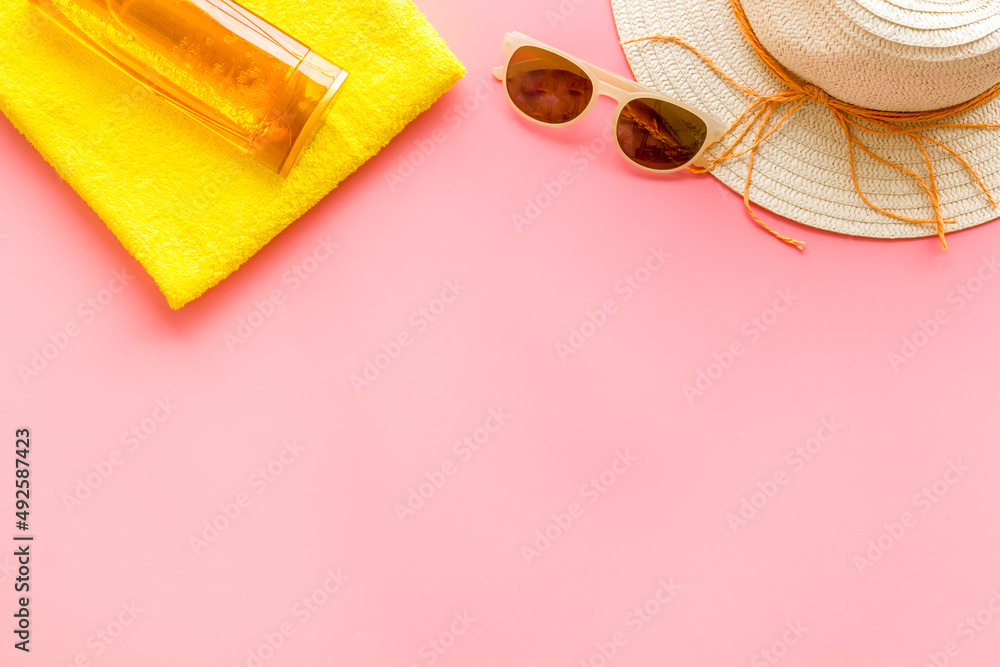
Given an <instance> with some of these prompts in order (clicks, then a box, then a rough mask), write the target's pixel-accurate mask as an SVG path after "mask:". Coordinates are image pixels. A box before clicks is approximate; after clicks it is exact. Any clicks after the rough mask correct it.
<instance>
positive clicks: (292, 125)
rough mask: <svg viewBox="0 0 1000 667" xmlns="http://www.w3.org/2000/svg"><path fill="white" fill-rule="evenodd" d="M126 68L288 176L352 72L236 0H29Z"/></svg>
mask: <svg viewBox="0 0 1000 667" xmlns="http://www.w3.org/2000/svg"><path fill="white" fill-rule="evenodd" d="M30 1H31V3H32V4H33V5H35V6H36V7H38V8H39V9H41V10H42V11H43V12H45V14H47V15H48V16H49V17H50V18H52V19H53V20H54V21H55V22H56V23H57V24H58V25H60V26H61V27H62V28H64V29H65V30H66V31H67V32H69V33H70V34H72V35H73V36H74V37H76V38H77V39H78V40H80V41H81V42H83V43H84V44H85V45H86V46H88V47H90V48H91V49H92V50H94V51H96V52H97V53H98V54H100V55H101V56H102V57H104V58H105V59H106V60H108V61H109V62H111V63H113V64H114V65H115V66H117V67H118V68H119V69H121V70H122V71H124V72H125V73H127V74H128V75H130V76H131V77H133V78H134V79H136V80H137V81H139V82H141V83H143V84H144V85H146V86H148V87H149V88H150V89H152V90H153V91H154V92H156V93H158V94H159V95H161V96H162V97H163V98H165V99H166V100H167V101H169V102H170V103H172V104H173V105H175V106H177V107H178V108H180V109H182V110H183V111H185V112H186V113H188V114H189V115H191V116H193V117H194V118H197V119H198V120H199V121H201V122H202V123H204V124H205V125H206V126H208V127H210V128H211V129H213V130H214V131H215V132H217V133H218V134H219V135H221V136H222V137H224V138H225V139H227V140H228V141H229V142H230V143H232V144H234V145H236V146H237V147H239V148H241V149H242V150H244V151H246V152H248V153H250V154H251V155H253V156H254V157H255V158H256V159H257V160H259V161H260V162H262V163H264V164H266V165H267V166H268V167H270V168H271V169H273V170H274V171H276V172H278V173H279V174H281V175H282V176H287V175H288V173H289V171H290V170H291V168H292V166H293V165H294V163H295V161H296V159H297V158H298V156H299V153H300V152H301V150H302V148H303V147H304V146H305V144H306V143H307V141H308V140H309V138H310V136H311V135H312V133H313V131H314V130H315V128H316V126H317V124H318V123H319V121H320V120H321V118H322V116H323V113H324V112H325V110H326V109H327V108H328V107H329V106H330V104H331V103H332V102H333V100H334V98H335V97H336V94H337V93H338V92H339V90H340V88H341V86H342V84H343V82H344V80H345V79H346V78H347V72H346V71H345V70H343V69H342V68H340V67H338V66H337V65H334V64H333V63H331V62H329V61H327V60H325V59H324V58H322V57H321V56H319V55H318V54H316V53H315V52H313V51H312V50H310V49H309V47H307V46H305V45H304V44H301V43H300V42H298V41H296V40H295V39H293V38H292V37H290V36H288V35H286V34H285V33H283V32H282V31H280V30H278V29H277V28H276V27H274V26H272V25H271V24H269V23H267V22H266V21H264V20H263V19H262V18H260V17H259V16H257V15H256V14H253V13H252V12H250V11H249V10H247V9H246V8H244V7H241V6H240V5H238V4H236V3H235V2H231V0H30Z"/></svg>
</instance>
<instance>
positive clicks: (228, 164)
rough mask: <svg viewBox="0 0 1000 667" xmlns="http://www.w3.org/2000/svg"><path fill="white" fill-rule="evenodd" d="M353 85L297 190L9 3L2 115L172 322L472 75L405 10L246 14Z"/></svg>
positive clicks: (1, 41)
mask: <svg viewBox="0 0 1000 667" xmlns="http://www.w3.org/2000/svg"><path fill="white" fill-rule="evenodd" d="M241 4H243V5H245V6H246V7H247V8H248V9H250V10H252V11H254V12H256V13H258V14H259V15H261V16H262V17H264V18H265V19H267V20H268V21H270V22H271V23H273V24H275V25H276V26H278V27H279V28H281V29H282V30H284V31H285V32H287V33H289V34H290V35H293V36H294V37H295V38H297V39H298V40H300V41H301V42H303V43H305V44H308V45H309V46H311V47H312V48H313V49H314V50H315V51H316V52H317V53H319V54H320V55H322V56H324V57H325V58H327V59H328V60H330V61H332V62H334V63H336V64H338V65H340V66H341V67H343V68H344V69H346V70H347V71H348V72H350V77H349V78H348V80H347V82H346V83H345V84H344V88H343V89H342V91H341V93H340V95H339V97H338V98H337V100H336V102H335V103H334V105H333V107H331V109H330V111H329V112H328V114H327V116H326V121H325V123H324V124H323V125H321V126H320V129H319V131H318V132H317V133H316V135H315V136H314V138H313V139H312V141H311V143H310V144H309V146H307V147H306V149H305V150H304V151H303V153H302V156H301V157H300V159H299V162H298V164H297V165H296V166H295V168H294V169H293V170H292V173H291V175H290V177H289V178H288V179H283V178H281V177H280V176H278V175H277V174H275V173H274V172H271V171H270V170H268V169H267V168H266V167H264V166H262V165H259V164H257V163H256V162H254V161H252V160H251V159H250V158H248V157H245V156H242V155H240V154H239V152H238V151H237V150H236V149H235V148H233V147H232V146H230V145H229V144H227V143H226V142H225V141H224V140H222V139H220V138H218V137H217V136H216V135H214V134H213V133H212V132H210V131H209V130H207V129H205V128H203V127H201V126H200V125H199V124H198V123H197V122H195V121H193V120H192V119H190V118H188V117H187V116H186V115H185V114H183V113H181V112H180V111H178V110H177V109H175V108H173V107H171V106H170V105H169V104H168V103H167V102H165V101H164V100H161V99H159V98H158V97H157V96H156V95H154V94H152V93H149V92H148V91H147V90H146V89H145V88H143V87H142V86H139V85H138V84H136V83H135V82H134V81H133V80H132V79H130V78H129V77H128V76H126V75H125V74H123V73H121V72H120V71H119V70H117V69H115V68H114V67H113V66H112V65H110V64H108V63H106V62H104V60H103V59H101V58H100V57H99V56H97V55H96V54H94V53H92V52H91V51H89V50H88V49H87V48H85V47H84V46H82V45H80V44H79V43H78V42H76V41H75V40H74V39H73V38H72V37H70V36H69V35H67V34H65V33H63V32H62V30H61V29H60V28H58V27H57V26H56V25H54V24H52V23H51V22H49V21H48V19H46V18H45V17H44V15H43V14H42V13H41V12H39V11H38V10H36V9H35V8H33V7H32V6H30V5H29V4H28V0H13V2H11V1H9V0H5V1H4V2H2V3H0V109H2V111H3V112H4V114H6V116H7V117H8V118H9V119H10V120H11V122H12V123H13V124H14V126H15V127H17V129H18V130H20V131H21V132H22V133H23V134H24V135H25V136H26V137H27V138H28V140H29V141H31V143H32V144H33V145H34V146H35V147H36V148H37V149H38V151H39V152H40V153H41V154H42V155H43V156H44V157H45V159H46V160H48V161H49V162H50V163H51V164H52V165H53V166H54V167H55V168H56V170H57V171H58V172H59V175H60V176H62V177H63V178H64V179H66V181H67V182H68V183H69V184H70V185H71V186H73V188H74V189H75V190H76V191H77V192H78V193H80V195H81V196H82V197H83V198H84V200H86V202H87V203H88V204H89V205H90V206H91V207H92V208H93V209H94V211H96V212H97V214H98V215H99V216H100V217H101V218H102V219H103V220H104V221H105V222H106V223H107V225H108V227H109V228H110V229H111V231H112V232H114V233H115V235H116V236H117V237H118V238H119V239H120V240H121V242H122V244H123V245H124V246H125V248H126V249H127V250H128V251H129V252H130V253H131V254H132V255H133V256H134V257H135V258H136V259H137V260H139V262H140V263H141V264H142V265H143V266H144V267H145V268H146V270H147V271H149V273H150V275H152V277H153V279H154V280H155V281H156V283H157V284H158V285H159V287H160V289H161V290H162V291H163V294H164V295H166V297H167V301H168V302H169V303H170V305H171V307H173V308H180V307H181V306H183V305H184V304H186V303H188V302H189V301H191V300H192V299H195V298H197V297H198V296H200V295H201V294H203V293H204V292H205V290H207V289H208V288H209V287H212V286H213V285H215V284H216V283H218V282H219V281H220V280H222V279H223V278H225V277H226V276H228V275H229V274H230V273H232V272H233V271H234V270H236V269H237V268H238V267H239V266H240V265H241V264H242V263H243V262H245V261H246V260H247V259H249V258H250V257H251V256H253V254H254V253H256V252H257V251H258V250H260V248H262V247H263V246H264V245H265V244H266V243H267V242H268V241H270V240H271V239H272V238H274V237H275V235H277V234H278V232H280V231H281V230H282V229H284V228H285V227H287V226H288V225H289V224H291V223H292V222H294V221H295V220H296V219H297V218H299V217H300V216H301V215H302V214H303V213H305V212H306V211H307V210H309V209H310V208H311V207H312V206H314V205H315V204H316V203H317V202H318V201H319V200H320V199H322V198H323V197H324V196H325V195H326V194H327V193H328V192H330V190H332V189H333V188H334V187H336V186H337V184H338V183H340V181H342V180H343V179H344V178H346V177H347V176H348V175H349V174H351V173H352V172H353V171H354V170H355V169H357V168H358V167H359V166H361V164H363V163H364V162H365V161H366V160H368V159H369V158H371V157H372V156H373V155H375V153H377V152H378V151H379V149H381V148H382V147H383V146H384V145H385V144H386V143H388V142H389V140H390V139H391V138H392V137H394V136H395V135H396V134H398V133H399V132H400V131H401V130H402V129H403V127H404V126H405V125H406V124H407V123H409V122H410V121H411V120H413V119H414V118H415V117H416V116H417V115H419V114H420V113H421V112H423V111H424V110H425V109H427V108H428V107H429V106H430V105H431V104H432V103H433V102H434V101H435V100H436V99H437V98H438V97H440V96H441V95H442V94H444V93H445V92H446V91H447V90H448V89H449V88H451V87H452V86H453V85H454V84H455V82H456V81H458V79H459V78H461V77H462V75H463V74H464V70H463V68H462V65H461V64H460V63H459V62H458V60H456V59H455V57H454V56H453V55H452V54H451V52H450V51H449V50H448V48H447V46H446V45H445V44H444V42H443V41H442V40H441V38H440V37H439V36H438V35H437V33H436V32H435V31H434V29H433V28H432V27H431V26H430V24H428V23H427V21H426V19H425V18H424V17H423V16H422V15H421V14H420V12H419V11H418V10H417V9H416V7H414V6H413V4H412V3H411V2H409V1H408V0H314V2H310V3H302V2H300V1H299V0H245V1H243V2H242V3H241Z"/></svg>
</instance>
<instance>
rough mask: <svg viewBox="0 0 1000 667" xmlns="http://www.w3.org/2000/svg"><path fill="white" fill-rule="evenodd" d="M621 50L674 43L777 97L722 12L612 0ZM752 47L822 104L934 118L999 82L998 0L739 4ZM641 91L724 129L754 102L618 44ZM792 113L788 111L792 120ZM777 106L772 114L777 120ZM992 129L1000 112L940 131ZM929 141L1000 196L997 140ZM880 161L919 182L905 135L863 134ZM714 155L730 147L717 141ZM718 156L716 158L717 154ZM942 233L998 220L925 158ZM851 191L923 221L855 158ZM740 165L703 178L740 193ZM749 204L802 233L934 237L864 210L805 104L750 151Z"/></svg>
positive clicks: (728, 13) (905, 197)
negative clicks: (933, 113) (819, 95)
mask: <svg viewBox="0 0 1000 667" xmlns="http://www.w3.org/2000/svg"><path fill="white" fill-rule="evenodd" d="M611 4H612V9H613V11H614V15H615V20H616V22H617V24H618V32H619V35H620V38H621V40H622V41H626V40H630V39H635V38H641V37H648V36H652V35H657V34H666V35H673V36H677V37H680V38H683V39H684V40H686V41H688V42H689V43H691V44H693V45H694V46H696V47H698V48H699V49H701V50H702V51H703V52H704V53H706V54H707V55H708V56H709V57H710V58H712V60H713V61H714V62H715V63H716V64H717V65H718V66H719V67H720V68H721V69H722V70H723V71H724V72H726V73H727V74H729V76H731V77H733V79H735V80H736V81H739V82H741V83H743V84H744V85H746V86H748V87H750V88H751V89H753V90H755V91H757V92H759V93H764V94H767V93H777V92H779V91H781V90H782V88H783V86H782V85H781V84H780V83H779V82H778V81H777V79H776V78H775V77H774V76H773V75H772V74H771V73H770V72H769V71H768V70H767V69H766V68H765V66H764V65H763V64H762V63H761V61H760V59H759V58H758V57H757V55H756V54H755V53H754V51H753V49H752V48H751V47H750V45H749V44H748V43H747V42H746V40H745V39H744V37H743V35H742V33H741V32H740V29H739V27H738V26H737V24H736V22H735V20H734V18H733V12H732V8H731V5H730V0H612V2H611ZM743 7H744V9H745V11H746V14H747V17H748V18H749V19H750V22H751V25H753V27H754V32H755V33H756V34H757V35H758V37H759V38H760V40H761V42H762V43H763V44H764V46H765V47H766V48H767V49H768V51H769V52H770V53H771V54H772V55H774V56H775V57H776V58H777V59H778V60H779V61H780V62H781V63H782V64H783V65H784V66H785V67H786V68H787V69H789V70H790V71H792V72H793V73H794V74H796V75H798V76H800V77H801V78H803V79H804V80H805V81H808V82H810V83H813V84H815V85H817V86H819V87H821V88H823V89H824V90H825V91H827V92H828V93H829V94H831V95H833V96H835V97H839V98H840V99H843V100H845V101H848V102H852V103H855V104H858V105H860V106H866V107H870V108H880V109H888V110H894V111H914V110H927V109H938V108H944V107H948V106H951V105H953V104H956V103H959V102H963V101H965V100H968V99H971V98H972V97H975V96H976V95H978V94H979V93H981V92H983V91H985V90H988V89H989V88H990V87H992V86H993V85H995V84H996V83H997V82H998V81H1000V0H959V1H958V2H950V3H943V2H929V1H927V0H893V2H888V1H887V0H743ZM624 49H625V55H626V57H627V58H628V61H629V64H630V65H631V67H632V71H633V73H634V74H635V77H636V79H637V80H639V81H640V82H642V83H644V84H646V85H648V86H651V87H652V88H655V89H657V90H660V91H661V92H663V93H664V94H667V95H671V96H674V97H676V98H677V99H680V100H683V101H684V102H686V103H688V104H691V105H694V106H698V107H700V108H703V109H705V110H706V111H708V112H710V113H712V114H713V115H715V116H716V117H717V118H719V119H720V120H722V121H723V122H724V123H725V124H726V125H728V124H729V123H731V122H732V121H733V120H735V119H736V118H737V117H739V116H740V114H742V113H743V111H744V110H745V109H746V108H747V107H748V106H749V105H750V103H751V102H752V99H751V98H750V97H749V96H747V95H745V94H744V93H742V92H740V91H738V90H736V89H735V88H734V87H733V86H731V85H730V84H729V83H727V82H726V81H725V80H723V79H721V78H720V77H719V76H718V75H716V74H715V73H714V72H712V71H711V69H710V68H709V67H707V66H706V65H705V63H703V62H702V61H701V60H700V59H698V57H697V56H695V55H694V54H693V53H691V52H690V51H688V50H687V49H685V48H684V47H683V46H680V45H677V44H671V43H666V42H662V41H655V40H654V41H645V42H638V43H634V44H627V45H625V47H624ZM789 108H790V107H789ZM785 110H786V109H785V107H780V108H779V110H778V111H779V112H780V113H779V114H778V115H777V116H776V117H780V115H784V111H785ZM948 122H952V123H996V122H1000V99H998V100H994V101H992V102H990V103H988V104H985V105H983V106H982V107H979V108H977V109H974V110H972V111H968V112H965V113H962V114H959V115H956V116H954V117H952V118H951V119H949V121H948ZM926 134H927V135H928V136H930V137H933V138H934V139H936V140H938V141H942V142H944V143H946V144H948V145H949V146H950V147H951V148H953V149H954V150H956V151H957V152H958V153H959V154H960V155H962V156H963V157H964V158H965V159H966V160H967V161H968V162H969V163H970V164H971V165H972V166H973V167H974V168H975V169H976V170H977V171H978V173H979V175H980V177H982V179H983V181H984V182H985V184H986V186H987V187H988V188H989V189H990V192H992V193H993V195H994V197H997V196H998V195H1000V129H989V128H963V129H959V128H936V129H931V130H928V131H926ZM858 136H859V138H860V140H861V141H862V142H863V143H864V144H865V145H866V146H867V147H868V148H870V149H872V150H873V151H874V152H875V153H876V154H878V155H880V156H881V157H883V158H885V159H887V160H889V161H891V162H893V163H895V164H897V165H899V166H901V167H905V168H907V169H909V170H911V171H913V172H915V173H917V174H920V175H922V176H926V174H927V167H926V165H925V163H924V159H923V157H922V156H921V154H920V152H919V151H918V150H917V149H916V147H915V146H914V144H913V142H912V141H911V140H910V139H908V138H906V137H904V136H878V135H873V134H869V133H867V132H859V133H858ZM723 144H724V145H728V144H726V142H723ZM724 145H723V146H719V147H715V148H714V149H712V152H711V153H710V155H711V154H713V153H714V154H715V155H718V154H719V153H720V152H721V150H722V149H723V148H724ZM930 151H931V155H932V157H933V158H934V168H935V178H936V179H937V184H938V188H939V190H940V193H941V202H942V209H943V213H944V215H945V217H946V218H949V219H954V220H956V224H954V225H948V226H947V231H949V232H951V231H956V230H959V229H965V228H968V227H972V226H975V225H979V224H982V223H984V222H988V221H990V220H993V219H994V218H997V217H998V216H1000V210H998V209H996V208H994V207H993V206H992V205H991V204H990V202H989V200H988V199H987V198H986V197H985V196H984V194H983V192H982V191H981V190H980V188H979V186H978V185H977V184H976V183H975V181H974V180H973V178H972V177H971V175H970V174H969V173H968V171H967V170H966V169H965V168H964V167H963V166H962V165H961V164H960V163H959V162H958V161H957V160H956V159H954V158H953V157H951V156H949V155H948V154H947V153H946V152H945V151H944V150H941V149H938V148H936V147H931V149H930ZM855 157H856V168H857V175H858V183H859V185H860V186H861V188H862V190H863V191H864V192H865V193H866V194H867V195H868V196H869V198H870V199H872V201H873V202H875V203H877V204H878V205H879V206H882V207H883V208H886V209H888V210H891V211H893V212H895V213H898V214H902V215H906V216H909V217H913V218H933V217H934V212H933V208H932V206H931V203H930V200H929V199H928V197H927V195H926V193H925V192H923V190H921V189H920V186H919V185H918V184H917V182H916V181H915V180H914V179H912V178H910V177H909V176H907V175H906V174H904V173H902V172H900V171H899V170H897V169H894V168H892V167H890V166H888V165H884V164H880V163H878V162H877V161H875V160H873V159H871V158H869V157H867V156H864V155H861V154H860V153H859V152H858V151H856V152H855ZM746 167H747V163H746V158H745V157H744V158H740V159H736V160H732V161H729V162H723V163H720V164H719V165H718V166H716V168H715V170H714V171H713V172H712V173H713V175H714V176H716V177H717V178H718V179H719V180H720V181H722V182H723V183H725V184H726V185H727V186H729V187H731V188H733V189H734V190H736V191H737V192H740V193H742V191H743V188H744V183H745V180H746ZM750 199H751V201H753V202H754V203H756V204H757V205H759V206H762V207H763V208H765V209H768V210H770V211H772V212H774V213H777V214H779V215H782V216H785V217H787V218H790V219H792V220H795V221H798V222H801V223H803V224H806V225H810V226H812V227H817V228H820V229H826V230H830V231H834V232H838V233H843V234H851V235H856V236H869V237H878V238H908V237H918V236H930V235H934V234H936V233H937V230H936V228H935V227H934V226H933V225H925V224H917V223H907V222H900V221H897V220H895V219H893V218H891V217H889V216H887V215H885V214H883V213H880V212H878V211H876V210H874V209H873V208H871V207H870V206H868V205H867V204H866V203H865V202H864V201H863V200H862V199H861V197H860V196H859V195H858V194H857V192H856V191H855V189H854V185H853V184H852V182H851V176H850V164H849V161H848V143H847V140H846V139H845V137H844V134H843V131H842V130H841V129H840V127H839V126H838V125H837V123H836V122H835V121H834V119H833V116H832V115H831V113H830V111H829V109H827V108H826V107H823V106H820V105H817V104H814V103H812V102H807V103H806V104H804V105H803V106H802V107H801V108H799V110H798V111H796V112H795V113H794V114H793V115H792V116H791V117H790V118H789V119H788V120H787V121H786V122H785V124H784V125H783V126H782V127H781V129H780V130H779V131H778V132H776V133H775V134H774V135H772V136H771V137H770V138H769V139H767V141H765V142H764V143H763V144H761V146H760V147H759V148H758V150H757V156H756V158H755V161H754V170H753V182H752V184H751V187H750Z"/></svg>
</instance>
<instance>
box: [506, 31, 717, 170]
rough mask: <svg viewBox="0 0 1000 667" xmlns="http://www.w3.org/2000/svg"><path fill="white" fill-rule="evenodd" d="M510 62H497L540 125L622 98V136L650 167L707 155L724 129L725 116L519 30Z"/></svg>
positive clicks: (511, 40)
mask: <svg viewBox="0 0 1000 667" xmlns="http://www.w3.org/2000/svg"><path fill="white" fill-rule="evenodd" d="M503 50H504V53H506V54H507V63H506V64H505V65H504V66H503V67H497V68H495V69H494V70H493V76H495V77H496V78H497V79H499V80H500V81H503V82H504V83H505V85H504V89H505V90H506V91H507V99H508V100H510V103H511V104H512V105H513V106H514V108H515V109H517V110H518V111H520V112H521V113H522V114H523V115H524V116H526V117H527V118H528V119H529V120H532V121H534V122H536V123H539V124H540V125H571V124H573V123H575V122H576V121H578V120H580V119H581V118H583V117H584V116H585V115H587V113H588V112H589V111H590V110H591V109H592V108H593V107H594V104H596V103H597V98H598V97H600V96H601V95H606V96H608V97H610V98H612V99H614V100H615V101H616V102H618V108H617V109H616V110H615V115H614V119H615V124H614V128H615V132H614V136H615V144H616V145H617V146H618V150H619V151H621V154H622V155H624V156H625V157H626V158H628V159H629V160H630V161H631V162H633V163H634V164H636V165H638V166H639V167H641V168H643V169H646V170H648V171H653V172H658V173H669V172H674V171H678V170H680V169H684V168H685V167H688V166H691V165H697V166H705V163H704V162H702V161H701V158H702V154H703V153H704V152H705V149H706V148H707V147H708V146H710V145H711V144H713V143H715V142H716V141H718V140H719V139H720V138H721V137H722V133H723V130H724V128H723V126H722V123H720V122H719V121H718V120H717V119H715V118H713V117H712V116H710V115H708V114H707V113H705V112H704V111H700V110H698V109H695V108H693V107H690V106H688V105H686V104H684V103H682V102H679V101H677V100H674V99H671V98H669V97H667V96H665V95H662V94H660V93H658V92H657V91H655V90H653V89H651V88H647V87H646V86H643V85H642V84H640V83H637V82H635V81H629V80H628V79H625V78H623V77H620V76H618V75H617V74H614V73H612V72H608V71H607V70H603V69H601V68H599V67H594V66H593V65H591V64H590V63H586V62H584V61H582V60H579V59H577V58H574V57H572V56H570V55H567V54H565V53H563V52H562V51H557V50H556V49H553V48H552V47H550V46H546V45H545V44H542V43H541V42H539V41H537V40H534V39H531V38H530V37H527V36H526V35H522V34H521V33H518V32H509V33H507V34H506V35H505V36H504V38H503Z"/></svg>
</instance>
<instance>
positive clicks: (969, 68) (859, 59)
mask: <svg viewBox="0 0 1000 667" xmlns="http://www.w3.org/2000/svg"><path fill="white" fill-rule="evenodd" d="M742 5H743V9H744V11H745V13H746V16H747V19H748V21H749V22H750V25H751V27H752V28H753V30H754V33H755V34H756V35H757V38H758V39H759V40H760V42H761V44H762V45H763V46H764V48H766V49H767V50H768V52H769V53H770V54H771V55H772V56H774V57H775V59H777V60H778V62H780V63H781V64H782V65H783V66H784V67H785V68H786V69H788V70H789V71H790V72H791V73H793V74H794V75H796V76H798V77H799V78H801V79H803V80H804V81H806V82H808V83H811V84H813V85H815V86H818V87H819V88H821V89H823V91H825V92H826V93H827V94H829V95H831V96H833V97H836V98H838V99H841V100H843V101H845V102H850V103H852V104H856V105H858V106H861V107H866V108H870V109H881V110H886V111H929V110H932V109H941V108H945V107H950V106H954V105H956V104H960V103H962V102H965V101H968V100H970V99H972V98H974V97H976V96H978V95H980V94H981V93H983V92H985V91H987V90H989V89H990V88H992V87H993V86H995V85H996V84H997V83H998V82H1000V0H951V1H942V0H935V1H931V0H742Z"/></svg>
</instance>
